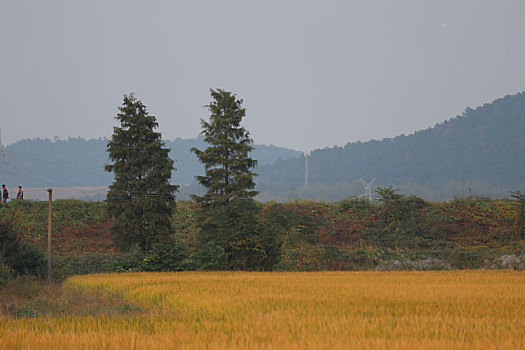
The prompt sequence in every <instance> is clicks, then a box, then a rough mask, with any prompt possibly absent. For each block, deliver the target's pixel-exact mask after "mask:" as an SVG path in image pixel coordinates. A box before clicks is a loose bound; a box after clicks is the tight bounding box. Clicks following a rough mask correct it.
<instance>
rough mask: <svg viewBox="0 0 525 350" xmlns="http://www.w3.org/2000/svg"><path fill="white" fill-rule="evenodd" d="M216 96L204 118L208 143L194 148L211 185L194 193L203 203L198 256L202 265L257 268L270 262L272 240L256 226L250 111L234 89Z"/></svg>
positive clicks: (201, 178)
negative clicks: (245, 124) (248, 127)
mask: <svg viewBox="0 0 525 350" xmlns="http://www.w3.org/2000/svg"><path fill="white" fill-rule="evenodd" d="M211 96H212V98H213V101H212V102H211V103H210V104H209V105H208V106H207V107H208V108H209V110H210V113H211V115H210V121H209V122H206V121H204V120H201V125H202V129H203V131H202V134H203V135H204V140H205V141H206V142H207V143H208V147H207V148H206V149H205V150H203V151H201V150H199V149H197V148H193V149H192V151H193V152H194V153H195V154H196V155H197V157H198V158H199V160H200V161H201V162H202V164H203V165H204V170H205V175H203V176H197V180H198V181H199V183H200V184H201V185H202V186H204V188H205V189H206V193H205V194H204V195H203V196H197V195H194V196H193V198H194V199H195V201H196V202H197V203H199V204H200V205H201V206H200V208H199V210H198V211H197V214H198V216H197V218H198V220H197V225H198V227H199V228H200V231H199V233H198V234H197V246H196V247H197V252H196V255H195V256H196V258H197V261H198V263H199V266H200V267H201V268H206V269H233V270H236V269H243V270H246V269H251V270H258V269H261V268H262V267H263V266H264V265H267V263H266V262H267V260H268V255H269V252H268V251H267V248H269V247H272V246H273V243H272V242H271V238H272V236H270V235H266V234H263V231H262V230H259V228H258V225H257V218H256V215H257V212H258V209H259V208H258V206H257V204H256V203H255V201H254V200H253V197H254V196H255V195H256V194H257V191H254V190H253V189H254V187H255V182H254V176H255V174H254V173H253V172H252V169H253V168H254V167H255V166H256V165H257V161H255V160H254V159H252V158H250V156H249V153H250V152H251V151H252V150H253V146H252V143H253V141H252V139H250V135H249V132H248V131H246V129H245V128H244V127H243V126H241V122H242V119H243V118H244V117H245V116H246V110H245V109H244V108H242V100H239V99H237V98H236V96H235V95H234V94H232V93H231V92H227V91H224V90H221V89H219V90H217V91H215V90H211Z"/></svg>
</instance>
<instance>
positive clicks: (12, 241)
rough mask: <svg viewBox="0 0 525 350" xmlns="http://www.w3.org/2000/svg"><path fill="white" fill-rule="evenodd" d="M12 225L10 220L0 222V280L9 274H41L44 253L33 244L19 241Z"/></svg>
mask: <svg viewBox="0 0 525 350" xmlns="http://www.w3.org/2000/svg"><path fill="white" fill-rule="evenodd" d="M13 226H14V225H13V222H12V221H10V220H4V221H1V222H0V270H1V272H0V275H1V277H0V280H3V281H5V280H6V279H8V278H9V277H10V276H11V275H22V274H28V275H35V276H38V275H42V274H43V273H44V268H45V263H46V258H45V255H44V253H43V252H42V250H41V249H40V248H39V247H37V246H35V245H34V244H31V243H27V242H23V241H21V240H20V234H19V233H17V232H16V231H15V229H14V227H13ZM0 283H1V282H0Z"/></svg>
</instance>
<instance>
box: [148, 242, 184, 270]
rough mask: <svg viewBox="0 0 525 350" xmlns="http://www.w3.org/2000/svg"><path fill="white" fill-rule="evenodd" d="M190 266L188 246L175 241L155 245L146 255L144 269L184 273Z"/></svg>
mask: <svg viewBox="0 0 525 350" xmlns="http://www.w3.org/2000/svg"><path fill="white" fill-rule="evenodd" d="M189 264H190V261H189V256H188V254H187V253H186V245H185V244H184V243H183V242H182V241H180V240H175V239H169V240H168V241H167V242H164V243H154V244H153V245H152V246H151V249H150V250H149V251H148V252H147V253H146V254H145V257H144V260H143V262H142V267H143V269H144V270H145V271H182V270H185V269H187V267H188V265H189Z"/></svg>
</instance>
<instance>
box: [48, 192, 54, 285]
mask: <svg viewBox="0 0 525 350" xmlns="http://www.w3.org/2000/svg"><path fill="white" fill-rule="evenodd" d="M47 192H49V213H48V218H47V280H48V282H49V283H51V281H52V279H53V270H52V267H51V201H52V200H53V189H51V188H48V189H47Z"/></svg>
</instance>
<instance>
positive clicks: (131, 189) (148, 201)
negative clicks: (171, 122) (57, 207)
mask: <svg viewBox="0 0 525 350" xmlns="http://www.w3.org/2000/svg"><path fill="white" fill-rule="evenodd" d="M119 110H120V113H118V114H117V116H116V117H115V119H116V120H117V121H118V122H119V123H120V126H118V127H114V128H113V136H112V138H111V140H109V142H108V148H107V150H108V152H109V159H110V160H111V161H112V162H113V164H110V165H106V166H105V169H106V171H108V172H114V174H115V180H114V182H113V183H112V184H111V186H110V187H109V191H108V194H107V202H108V210H109V214H110V215H111V216H112V217H113V219H114V224H113V225H112V227H111V232H112V238H113V241H114V243H115V245H116V246H117V247H119V248H121V249H129V248H131V247H132V246H133V245H138V246H139V247H140V249H141V250H142V251H148V250H149V249H150V248H151V246H152V244H153V243H155V242H160V241H163V240H164V239H165V238H166V237H167V236H168V235H169V233H170V232H171V214H172V212H173V210H174V208H175V196H174V193H175V192H176V191H177V189H178V186H175V185H171V184H170V183H169V181H170V179H171V171H172V170H174V168H173V160H171V159H170V158H169V157H168V153H169V149H167V148H164V142H163V141H162V139H161V134H160V133H159V132H155V131H154V130H155V129H156V128H157V127H158V123H157V121H156V118H155V117H154V116H150V115H148V112H147V111H146V106H144V105H143V104H142V102H141V101H139V100H137V99H136V98H135V97H134V96H133V94H130V95H129V96H126V95H125V96H124V102H123V104H122V106H121V107H119Z"/></svg>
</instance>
